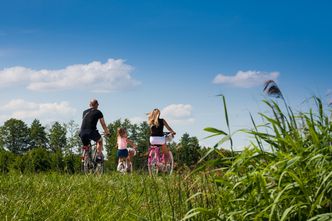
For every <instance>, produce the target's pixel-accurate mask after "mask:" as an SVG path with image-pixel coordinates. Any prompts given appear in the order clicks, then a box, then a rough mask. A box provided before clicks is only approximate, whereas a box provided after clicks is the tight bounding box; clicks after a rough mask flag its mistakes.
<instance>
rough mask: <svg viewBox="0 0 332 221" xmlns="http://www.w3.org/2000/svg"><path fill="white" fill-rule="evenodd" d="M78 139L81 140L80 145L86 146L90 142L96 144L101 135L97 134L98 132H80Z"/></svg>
mask: <svg viewBox="0 0 332 221" xmlns="http://www.w3.org/2000/svg"><path fill="white" fill-rule="evenodd" d="M80 138H81V140H82V143H83V145H84V146H87V145H89V144H90V141H91V140H93V141H95V142H97V141H98V140H100V138H101V135H100V134H99V132H98V130H92V131H91V130H82V131H81V132H80Z"/></svg>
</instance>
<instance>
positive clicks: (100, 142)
mask: <svg viewBox="0 0 332 221" xmlns="http://www.w3.org/2000/svg"><path fill="white" fill-rule="evenodd" d="M102 153H103V139H102V138H100V139H99V140H98V141H97V154H98V156H101V155H102Z"/></svg>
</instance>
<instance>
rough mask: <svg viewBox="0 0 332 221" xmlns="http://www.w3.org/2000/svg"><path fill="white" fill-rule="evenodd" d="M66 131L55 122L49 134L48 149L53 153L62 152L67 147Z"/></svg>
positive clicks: (63, 126)
mask: <svg viewBox="0 0 332 221" xmlns="http://www.w3.org/2000/svg"><path fill="white" fill-rule="evenodd" d="M66 134H67V130H66V127H65V125H61V124H60V123H59V122H55V123H54V124H53V125H52V127H51V129H50V132H49V135H48V139H49V148H50V150H51V151H53V152H57V151H60V152H61V151H63V150H64V149H65V147H66V146H67V137H66Z"/></svg>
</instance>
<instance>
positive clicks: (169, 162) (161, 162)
mask: <svg viewBox="0 0 332 221" xmlns="http://www.w3.org/2000/svg"><path fill="white" fill-rule="evenodd" d="M164 136H165V138H166V143H169V142H170V141H171V140H172V138H173V134H171V133H169V132H166V133H164ZM160 146H162V145H150V147H149V151H148V170H149V174H150V176H151V175H158V172H159V171H161V172H164V173H166V174H170V175H171V174H172V172H173V168H174V159H173V154H172V152H171V151H170V150H169V151H168V157H166V155H165V153H160Z"/></svg>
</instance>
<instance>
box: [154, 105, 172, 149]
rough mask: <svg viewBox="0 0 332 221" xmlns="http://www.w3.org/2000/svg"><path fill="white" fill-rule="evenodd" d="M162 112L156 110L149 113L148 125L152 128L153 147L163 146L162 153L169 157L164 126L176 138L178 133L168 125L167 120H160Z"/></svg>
mask: <svg viewBox="0 0 332 221" xmlns="http://www.w3.org/2000/svg"><path fill="white" fill-rule="evenodd" d="M159 116H160V110H159V109H157V108H156V109H154V110H153V111H152V112H150V113H149V118H148V124H149V126H150V132H151V134H150V144H151V145H162V146H161V150H162V152H163V153H164V154H165V155H167V153H168V149H167V146H166V138H165V136H164V126H165V127H166V128H167V130H168V131H169V132H171V134H172V135H173V136H174V135H175V134H176V133H175V132H174V130H173V129H172V128H171V127H170V126H169V125H168V123H167V122H166V120H165V119H162V118H159Z"/></svg>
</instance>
